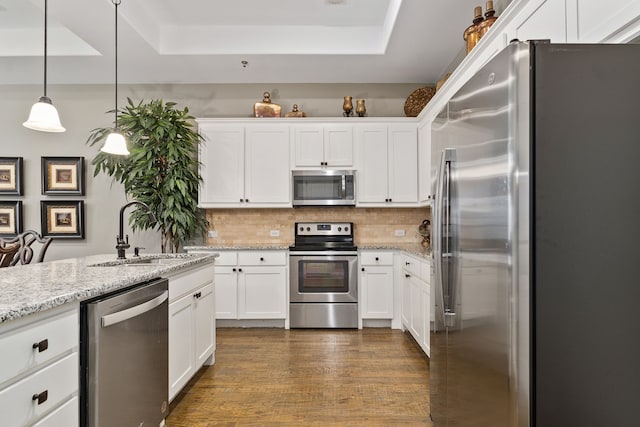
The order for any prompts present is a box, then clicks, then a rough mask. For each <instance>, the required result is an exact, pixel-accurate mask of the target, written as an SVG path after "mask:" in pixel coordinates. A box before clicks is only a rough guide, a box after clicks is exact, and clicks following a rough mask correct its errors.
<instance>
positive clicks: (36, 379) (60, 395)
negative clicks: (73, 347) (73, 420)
mask: <svg viewBox="0 0 640 427" xmlns="http://www.w3.org/2000/svg"><path fill="white" fill-rule="evenodd" d="M78 364H79V362H78V353H71V354H70V355H68V356H67V357H65V358H63V359H61V360H59V361H57V362H55V363H54V364H52V365H50V366H47V367H45V368H42V369H41V370H39V371H37V372H35V373H34V374H33V375H30V376H28V377H26V378H25V379H23V380H21V381H19V382H17V383H15V384H13V385H11V386H9V387H7V388H5V389H4V390H2V391H0V408H11V410H10V411H3V414H2V424H3V425H7V426H19V425H26V424H30V423H31V422H33V420H35V419H36V418H38V417H40V416H42V414H44V413H46V412H48V411H50V410H51V409H53V408H55V407H56V406H58V405H59V404H60V403H61V402H63V401H64V400H66V399H68V398H69V397H70V396H71V395H72V394H73V393H76V392H77V391H78ZM45 391H46V393H47V398H46V400H45V401H43V402H42V403H40V404H38V402H37V401H36V400H33V396H34V394H41V393H44V392H45Z"/></svg>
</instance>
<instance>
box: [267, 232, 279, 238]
mask: <svg viewBox="0 0 640 427" xmlns="http://www.w3.org/2000/svg"><path fill="white" fill-rule="evenodd" d="M269 236H271V237H280V230H271V231H269Z"/></svg>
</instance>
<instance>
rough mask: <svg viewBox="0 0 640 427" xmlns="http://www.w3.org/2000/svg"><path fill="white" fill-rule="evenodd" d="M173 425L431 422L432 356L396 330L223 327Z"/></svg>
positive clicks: (174, 409) (178, 402) (174, 412)
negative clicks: (213, 359) (213, 360)
mask: <svg viewBox="0 0 640 427" xmlns="http://www.w3.org/2000/svg"><path fill="white" fill-rule="evenodd" d="M217 333H218V335H217V349H216V363H215V365H214V366H211V367H207V368H204V369H201V370H200V372H199V373H198V374H197V375H196V376H195V377H194V379H193V380H192V381H191V382H190V383H189V384H188V385H187V386H186V387H185V389H184V390H183V391H182V392H181V393H180V395H179V396H178V397H177V398H176V399H175V400H174V402H173V403H172V404H171V413H170V414H169V417H168V418H167V421H166V425H167V427H186V426H189V427H205V426H207V427H208V426H229V427H231V426H265V427H266V426H287V425H304V426H401V425H402V426H431V425H432V424H431V422H430V421H429V373H428V359H427V357H426V356H425V355H424V354H423V353H422V351H421V350H420V348H419V347H418V345H417V344H416V343H415V342H414V341H413V340H412V339H411V338H410V337H409V335H408V334H405V333H403V332H401V331H398V330H391V329H386V328H366V329H363V330H343V329H321V330H309V329H292V330H284V329H269V328H250V329H240V328H221V329H218V331H217Z"/></svg>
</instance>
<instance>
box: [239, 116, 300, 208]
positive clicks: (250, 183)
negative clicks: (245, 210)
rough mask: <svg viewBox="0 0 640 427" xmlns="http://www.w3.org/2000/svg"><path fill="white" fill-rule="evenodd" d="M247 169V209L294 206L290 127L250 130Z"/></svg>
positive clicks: (248, 131)
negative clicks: (290, 165) (290, 164)
mask: <svg viewBox="0 0 640 427" xmlns="http://www.w3.org/2000/svg"><path fill="white" fill-rule="evenodd" d="M245 167H246V171H245V202H246V203H245V205H246V206H249V207H251V206H254V207H255V206H256V205H269V206H277V205H281V206H283V207H287V206H291V194H290V193H291V192H290V190H289V188H290V182H291V172H290V168H289V129H288V128H287V127H284V126H268V127H256V128H254V127H248V128H247V131H246V157H245Z"/></svg>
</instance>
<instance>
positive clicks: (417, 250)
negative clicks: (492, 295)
mask: <svg viewBox="0 0 640 427" xmlns="http://www.w3.org/2000/svg"><path fill="white" fill-rule="evenodd" d="M184 249H185V250H187V251H247V250H249V251H251V250H253V251H265V250H279V251H286V250H288V249H289V246H281V245H255V246H253V245H243V246H222V245H221V246H185V248H184ZM358 249H359V250H400V251H405V252H407V253H409V254H412V255H416V256H419V257H422V258H425V259H427V260H430V259H431V250H430V249H428V248H425V247H423V246H422V245H420V243H417V242H416V243H398V242H389V243H365V244H363V245H358Z"/></svg>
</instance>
